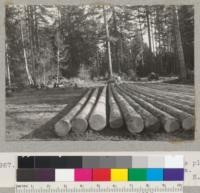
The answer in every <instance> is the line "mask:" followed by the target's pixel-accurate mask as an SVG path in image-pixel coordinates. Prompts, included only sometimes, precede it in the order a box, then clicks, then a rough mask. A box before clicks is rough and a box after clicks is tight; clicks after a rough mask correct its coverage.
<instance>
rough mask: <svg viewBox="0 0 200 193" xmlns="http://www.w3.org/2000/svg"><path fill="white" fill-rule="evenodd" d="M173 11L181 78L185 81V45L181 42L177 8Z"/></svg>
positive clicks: (173, 8) (174, 7)
mask: <svg viewBox="0 0 200 193" xmlns="http://www.w3.org/2000/svg"><path fill="white" fill-rule="evenodd" d="M172 11H173V16H174V29H175V36H176V46H177V51H178V58H179V64H180V78H181V79H182V80H185V79H186V78H187V70H186V66H185V58H184V52H183V45H182V40H181V33H180V27H179V18H178V12H177V7H176V6H173V7H172Z"/></svg>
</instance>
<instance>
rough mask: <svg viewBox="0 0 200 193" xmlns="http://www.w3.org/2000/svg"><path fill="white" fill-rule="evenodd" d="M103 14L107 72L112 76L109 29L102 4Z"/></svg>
mask: <svg viewBox="0 0 200 193" xmlns="http://www.w3.org/2000/svg"><path fill="white" fill-rule="evenodd" d="M103 16H104V23H105V27H106V37H107V46H108V62H109V73H110V78H111V77H112V76H113V74H112V59H111V49H110V35H109V30H108V22H107V17H106V10H105V7H104V6H103Z"/></svg>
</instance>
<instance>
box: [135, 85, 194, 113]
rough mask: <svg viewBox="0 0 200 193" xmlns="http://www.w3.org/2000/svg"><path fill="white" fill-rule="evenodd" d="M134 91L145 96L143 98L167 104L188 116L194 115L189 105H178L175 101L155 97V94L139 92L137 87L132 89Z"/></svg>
mask: <svg viewBox="0 0 200 193" xmlns="http://www.w3.org/2000/svg"><path fill="white" fill-rule="evenodd" d="M134 90H135V92H137V93H140V94H143V95H145V96H147V97H150V98H152V99H155V100H158V101H160V102H163V103H164V104H169V105H171V106H173V107H176V108H178V109H180V110H183V111H185V112H187V113H189V114H191V115H193V114H194V108H193V107H190V106H189V105H183V104H180V103H178V102H175V101H173V100H170V99H168V98H164V97H160V96H157V95H155V94H149V92H145V91H141V90H140V89H139V87H137V86H135V89H134Z"/></svg>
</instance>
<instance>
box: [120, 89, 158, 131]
mask: <svg viewBox="0 0 200 193" xmlns="http://www.w3.org/2000/svg"><path fill="white" fill-rule="evenodd" d="M118 92H119V93H120V94H121V95H122V96H123V97H124V98H125V99H126V100H127V101H128V103H129V104H130V105H131V106H132V107H133V108H134V109H135V110H136V111H137V112H138V113H139V114H140V115H141V116H142V118H143V120H144V125H145V130H146V131H148V132H149V131H158V130H159V128H160V121H159V120H158V119H157V118H156V117H155V116H154V115H152V114H151V113H150V112H149V111H147V110H146V109H144V108H143V107H142V106H141V105H139V104H138V103H136V101H135V100H133V99H132V98H131V97H129V96H128V95H127V92H125V91H123V92H122V91H121V90H119V91H118Z"/></svg>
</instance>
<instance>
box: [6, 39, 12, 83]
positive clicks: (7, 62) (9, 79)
mask: <svg viewBox="0 0 200 193" xmlns="http://www.w3.org/2000/svg"><path fill="white" fill-rule="evenodd" d="M6 65H7V78H8V86H9V87H11V77H10V64H9V61H8V44H7V43H6Z"/></svg>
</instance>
